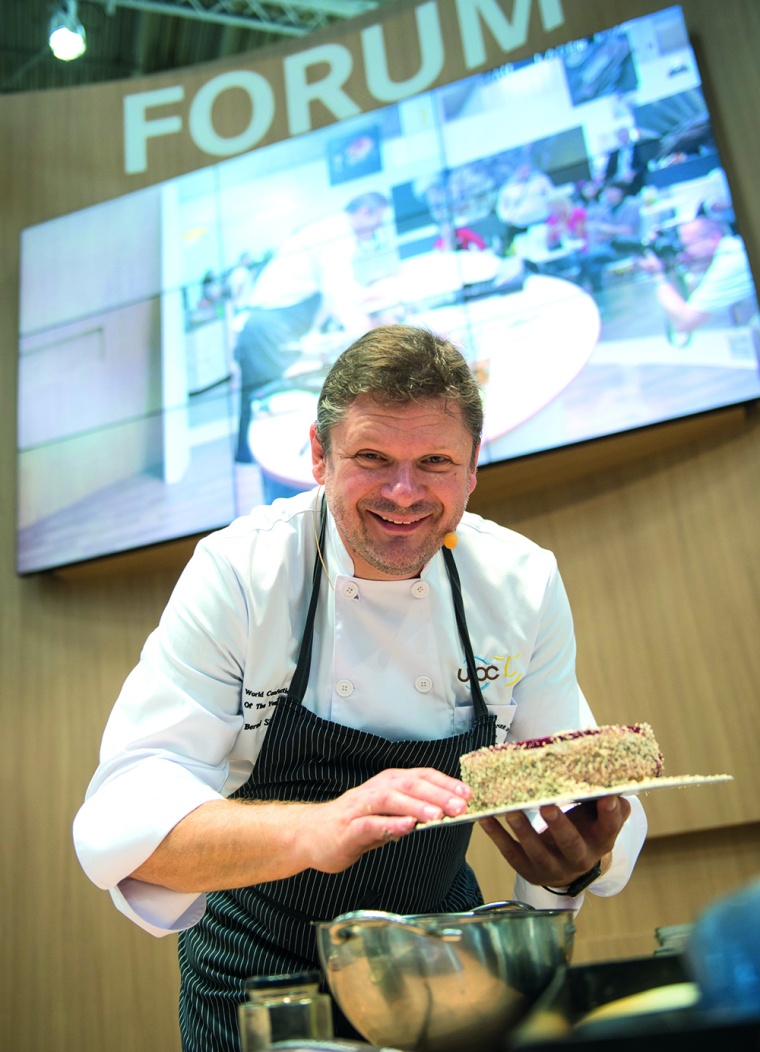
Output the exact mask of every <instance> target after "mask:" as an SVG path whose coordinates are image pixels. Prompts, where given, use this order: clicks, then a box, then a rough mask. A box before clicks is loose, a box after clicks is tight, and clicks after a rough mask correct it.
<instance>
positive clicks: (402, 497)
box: [383, 464, 424, 506]
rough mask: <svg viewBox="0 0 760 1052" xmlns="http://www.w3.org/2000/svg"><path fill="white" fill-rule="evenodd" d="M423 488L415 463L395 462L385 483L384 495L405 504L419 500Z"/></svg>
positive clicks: (397, 502)
mask: <svg viewBox="0 0 760 1052" xmlns="http://www.w3.org/2000/svg"><path fill="white" fill-rule="evenodd" d="M423 490H424V487H423V485H422V482H421V480H420V478H419V472H418V471H417V468H416V467H415V466H414V464H394V465H393V467H392V468H391V471H390V473H389V475H388V477H387V479H386V480H385V483H384V485H383V495H384V496H386V497H388V499H389V500H392V501H394V502H395V503H396V504H399V505H404V506H406V505H409V504H414V502H415V501H416V500H419V498H420V495H421V494H422V493H423Z"/></svg>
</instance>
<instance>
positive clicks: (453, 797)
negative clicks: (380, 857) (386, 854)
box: [303, 768, 472, 873]
mask: <svg viewBox="0 0 760 1052" xmlns="http://www.w3.org/2000/svg"><path fill="white" fill-rule="evenodd" d="M471 795H472V792H471V790H470V789H469V787H468V786H466V785H465V784H464V782H461V781H459V780H458V779H456V778H450V777H449V776H448V775H445V774H442V773H441V772H440V771H436V770H433V769H432V768H413V769H410V770H395V769H391V770H387V771H382V772H381V773H380V774H377V775H375V776H374V777H373V778H370V779H369V780H368V781H366V782H364V783H363V784H362V785H359V786H357V787H356V788H354V789H349V790H348V792H346V793H343V795H342V796H339V797H338V798H337V799H335V800H331V801H329V802H327V803H324V804H316V805H313V808H314V810H315V811H316V810H317V809H318V810H319V814H317V815H316V816H315V815H314V812H312V815H313V818H314V820H313V821H312V823H311V828H310V829H309V830H308V832H307V833H306V835H307V837H308V843H307V844H305V845H304V846H303V850H304V852H305V853H307V857H308V863H307V864H308V866H310V867H311V868H313V869H318V870H321V871H323V872H326V873H339V872H342V870H344V869H346V868H347V867H348V866H350V865H352V864H353V863H354V862H355V861H356V860H357V859H358V858H359V857H360V856H361V855H363V854H364V853H365V852H366V851H370V850H372V849H373V848H377V847H381V846H382V845H383V844H387V843H390V842H391V841H394V840H398V839H400V838H401V837H403V836H406V835H407V834H408V833H410V832H411V831H412V830H413V829H414V828H415V826H416V825H417V824H418V823H420V822H423V823H424V822H430V821H436V820H437V819H440V818H443V817H444V815H447V816H449V817H454V816H455V815H459V814H462V812H463V811H465V810H466V808H467V801H468V800H469V798H470V796H471Z"/></svg>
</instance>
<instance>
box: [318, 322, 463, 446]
mask: <svg viewBox="0 0 760 1052" xmlns="http://www.w3.org/2000/svg"><path fill="white" fill-rule="evenodd" d="M359 395H370V396H371V397H372V398H374V399H375V400H376V401H377V402H379V403H381V404H385V405H408V404H409V403H411V402H419V401H425V400H429V399H434V398H445V399H447V400H449V401H451V402H452V403H453V404H454V405H455V406H457V407H458V408H459V410H460V412H461V414H462V422H463V424H464V426H465V427H466V428H467V430H468V431H469V433H470V435H471V436H472V443H473V445H472V455H473V461H474V459H475V450H476V448H477V445H478V442H479V441H480V436H481V433H482V431H483V401H482V398H481V393H480V387H479V386H478V384H477V381H476V380H475V377H474V376H473V374H472V372H471V370H470V367H469V365H468V364H467V362H466V360H465V358H464V356H463V355H462V353H461V351H459V350H458V349H457V348H456V347H455V346H454V344H453V343H450V342H449V340H445V339H444V338H443V337H442V336H437V335H436V334H435V333H433V332H430V331H429V330H428V329H421V328H415V327H414V326H411V325H381V326H378V327H377V328H375V329H370V330H369V332H367V333H365V334H364V336H360V337H359V339H358V340H356V341H355V343H352V344H351V346H350V347H348V348H347V349H346V350H345V351H344V352H343V353H342V354H341V355H340V357H339V358H338V360H337V361H336V362H335V364H334V365H333V367H332V368H331V369H330V372H329V373H328V374H327V378H326V379H325V382H324V384H323V386H322V391H321V392H320V395H319V401H318V403H317V435H318V437H319V441H320V443H321V445H322V449H323V450H324V452H325V455H327V454H328V453H329V452H330V435H331V431H332V429H333V427H335V425H336V424H339V423H340V422H341V420H343V418H344V417H345V415H346V413H347V412H348V410H349V408H350V407H351V405H352V403H353V402H354V400H355V399H356V398H358V397H359Z"/></svg>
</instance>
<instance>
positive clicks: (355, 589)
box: [343, 581, 359, 599]
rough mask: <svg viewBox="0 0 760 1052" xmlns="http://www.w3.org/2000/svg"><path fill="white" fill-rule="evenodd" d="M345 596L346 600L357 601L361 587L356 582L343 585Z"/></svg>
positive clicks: (347, 582)
mask: <svg viewBox="0 0 760 1052" xmlns="http://www.w3.org/2000/svg"><path fill="white" fill-rule="evenodd" d="M343 594H344V595H345V597H346V599H356V597H357V595H358V594H359V586H358V584H356V582H355V581H346V583H345V584H344V585H343Z"/></svg>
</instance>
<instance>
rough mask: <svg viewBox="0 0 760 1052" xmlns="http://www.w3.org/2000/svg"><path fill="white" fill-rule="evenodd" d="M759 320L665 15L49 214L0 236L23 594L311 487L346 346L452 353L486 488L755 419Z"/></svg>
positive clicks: (708, 137) (698, 107)
mask: <svg viewBox="0 0 760 1052" xmlns="http://www.w3.org/2000/svg"><path fill="white" fill-rule="evenodd" d="M729 176H730V173H729ZM665 287H667V288H668V289H670V290H671V291H672V292H673V294H674V295H675V297H676V299H675V307H673V305H672V303H671V304H670V305H669V306H668V301H667V295H668V293H664V292H663V290H664V288H665ZM756 311H757V303H756V299H755V289H754V285H753V282H752V277H751V273H750V270H749V265H748V263H747V257H746V253H745V250H744V245H743V241H742V239H741V230H740V229H738V227H737V223H736V217H735V215H734V211H733V205H732V200H731V191H730V181H729V179H727V178H726V173H725V171H724V168H723V164H722V162H721V158H720V156H719V153H718V149H717V146H716V142H715V137H714V135H713V129H712V125H711V120H710V115H709V113H708V110H707V106H706V103H705V97H704V94H703V92H702V89H701V82H700V74H699V70H698V68H697V63H696V60H695V56H694V52H693V50H692V47H691V46H690V43H689V38H688V33H687V29H686V26H685V24H684V20H683V16H682V13H681V11H680V8H677V7H672V8H668V9H666V10H662V11H659V12H657V13H654V14H651V15H648V16H646V17H643V18H638V19H635V20H632V21H628V22H626V23H624V24H622V25H620V26H617V27H615V28H613V29H609V30H606V31H604V32H600V33H598V34H596V35H594V36H593V37H591V38H588V39H582V40H576V41H572V42H569V43H567V44H565V45H564V46H561V47H558V48H555V49H553V50H552V51H550V52H547V53H545V54H543V55H535V56H533V57H531V58H530V59H526V60H523V61H519V62H515V63H513V64H508V65H505V66H502V67H500V68H498V69H493V70H491V71H489V72H487V73H482V74H478V75H476V76H473V77H470V78H468V79H465V80H462V81H459V82H456V83H453V84H449V85H447V86H444V87H442V88H439V89H437V90H434V91H430V92H426V93H424V94H422V95H418V96H415V97H413V98H410V99H407V100H405V101H402V102H399V103H397V104H395V105H392V106H388V107H387V108H385V109H381V110H377V111H374V112H372V113H370V114H364V115H362V116H360V117H356V118H351V119H348V120H344V121H341V122H339V123H338V124H335V125H332V126H331V127H328V128H324V129H322V130H319V131H315V132H312V133H310V134H308V135H304V136H302V137H298V138H293V139H289V140H287V141H284V142H281V143H277V144H274V145H271V146H267V147H264V148H261V149H258V150H254V151H253V152H251V153H248V154H246V155H242V156H239V157H236V158H233V159H229V160H225V161H224V162H222V163H219V164H217V165H215V166H213V167H209V168H204V169H203V170H201V171H198V172H195V173H192V174H190V175H187V176H183V177H181V178H177V179H173V180H171V181H168V182H165V183H162V184H158V185H155V186H152V187H149V188H148V189H145V190H142V191H139V192H137V193H133V194H129V195H126V196H123V197H120V198H117V199H114V200H111V201H108V202H106V203H103V204H100V205H97V206H95V207H92V208H88V209H85V210H83V211H80V212H77V213H74V214H70V215H66V216H62V217H59V218H56V219H54V220H51V221H49V222H45V223H42V224H40V225H38V226H35V227H31V228H29V229H26V230H25V231H24V232H23V234H22V239H21V289H20V343H19V351H20V360H19V413H18V449H19V455H18V549H17V550H18V559H17V567H18V571H19V572H20V573H32V572H36V571H40V570H46V569H51V568H55V567H59V566H62V565H65V564H71V563H76V562H81V561H85V560H89V559H92V558H95V557H99V556H103V555H107V554H110V553H115V552H122V551H125V550H128V549H132V548H136V547H141V546H145V545H150V544H155V543H157V542H160V541H165V540H170V539H173V538H177V537H181V536H188V535H193V534H198V533H203V532H205V531H208V530H211V529H214V528H217V527H219V526H222V525H224V524H226V523H227V522H229V521H230V520H231V519H233V518H234V517H235V516H236V515H239V514H242V513H245V512H246V511H247V510H248V509H249V508H250V507H251V506H252V505H254V504H256V503H260V502H267V501H271V500H272V499H274V498H275V497H277V496H278V495H282V494H287V493H292V492H296V491H298V490H300V489H303V488H306V487H309V486H311V485H313V479H312V476H311V464H310V456H309V446H308V428H309V424H310V423H311V421H312V420H313V419H314V416H315V406H316V398H317V393H318V391H319V387H320V385H321V382H322V379H323V377H324V375H325V372H326V370H327V369H328V368H329V366H330V364H331V362H332V361H333V360H334V359H335V357H336V356H337V355H338V354H339V353H340V351H341V350H342V349H343V348H344V347H346V346H347V345H348V344H349V343H350V342H351V341H352V340H353V339H354V338H355V337H356V336H358V335H360V334H361V333H362V332H364V331H366V330H367V328H369V327H372V326H375V325H379V324H384V323H387V322H389V321H394V322H396V321H399V322H402V323H407V324H415V325H424V326H427V327H429V328H431V329H433V330H434V331H436V332H439V333H441V334H443V335H445V336H447V337H450V338H451V339H452V340H454V341H455V342H456V343H457V344H458V345H459V346H460V347H461V348H462V349H463V351H464V353H465V355H466V356H467V358H468V360H469V361H470V363H471V365H472V369H473V371H474V373H475V375H476V376H477V377H478V379H479V380H480V381H481V382H482V385H483V398H484V404H485V434H484V441H483V446H482V453H481V457H480V465H481V467H487V466H488V465H489V464H492V463H497V462H500V461H504V460H507V459H510V458H513V457H521V456H525V455H527V454H534V453H537V452H540V451H543V450H548V449H554V448H557V447H562V446H567V445H570V444H573V443H578V442H583V441H587V440H590V439H596V438H599V437H602V436H606V435H610V434H613V433H617V432H620V431H625V430H628V429H633V428H640V427H643V426H647V425H651V424H654V423H657V422H661V421H665V420H670V419H674V418H678V417H683V416H687V415H690V414H694V413H701V412H704V411H706V410H710V409H714V408H716V407H721V406H728V405H733V404H737V403H742V402H746V401H749V400H752V399H756V398H757V397H758V396H760V380H759V378H758V358H757V347H756V342H755V339H756V335H755V334H756V328H755V324H754V318H755V314H756Z"/></svg>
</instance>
